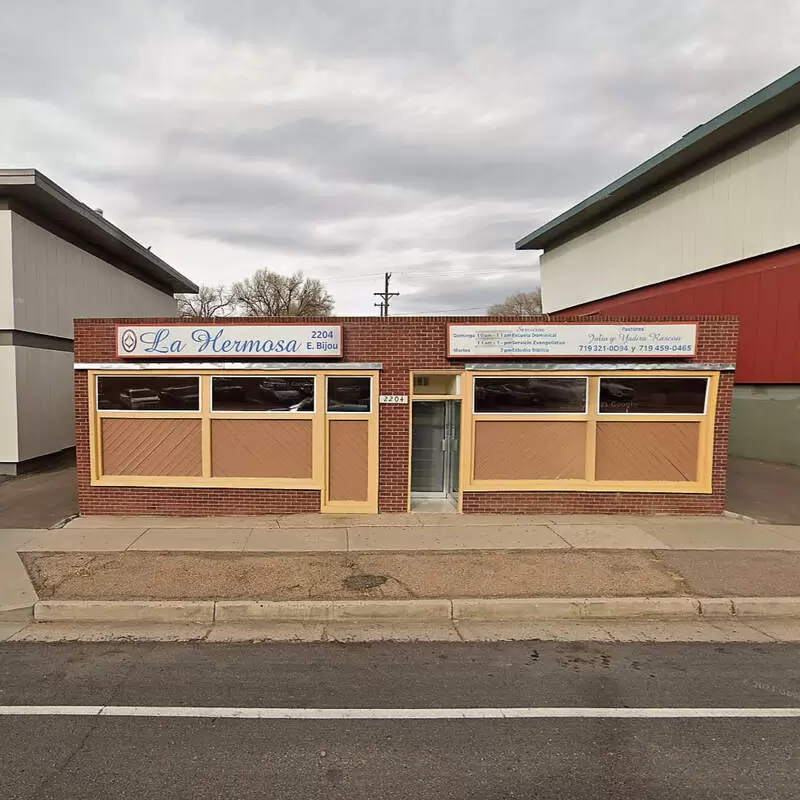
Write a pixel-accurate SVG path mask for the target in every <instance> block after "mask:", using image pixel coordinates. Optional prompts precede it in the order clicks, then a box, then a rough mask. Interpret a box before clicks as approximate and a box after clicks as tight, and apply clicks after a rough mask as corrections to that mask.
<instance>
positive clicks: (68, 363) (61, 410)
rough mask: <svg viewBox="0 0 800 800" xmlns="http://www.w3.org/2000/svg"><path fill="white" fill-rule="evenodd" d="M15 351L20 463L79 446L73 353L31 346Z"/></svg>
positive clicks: (8, 348) (16, 348) (17, 348)
mask: <svg viewBox="0 0 800 800" xmlns="http://www.w3.org/2000/svg"><path fill="white" fill-rule="evenodd" d="M3 349H4V350H11V349H13V350H15V351H16V360H17V376H16V379H17V404H18V407H19V423H18V430H19V460H20V461H25V460H26V459H29V458H36V457H37V456H43V455H47V454H48V453H57V452H58V451H59V450H64V449H65V448H67V447H72V446H73V445H74V444H75V400H74V396H75V395H74V378H73V370H72V363H73V359H72V353H70V352H63V351H60V350H39V349H34V348H30V347H14V348H10V347H6V348H3Z"/></svg>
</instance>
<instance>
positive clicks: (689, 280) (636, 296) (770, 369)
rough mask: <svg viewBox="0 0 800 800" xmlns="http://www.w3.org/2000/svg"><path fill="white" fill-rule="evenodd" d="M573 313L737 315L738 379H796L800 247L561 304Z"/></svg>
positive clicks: (799, 374) (799, 378) (799, 371)
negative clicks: (576, 303) (579, 302)
mask: <svg viewBox="0 0 800 800" xmlns="http://www.w3.org/2000/svg"><path fill="white" fill-rule="evenodd" d="M561 313H563V314H566V315H568V316H570V317H574V316H587V317H588V316H595V315H603V316H612V315H613V316H640V315H645V316H652V317H674V316H675V315H684V314H689V315H691V314H720V315H734V316H737V317H739V324H740V327H739V349H738V356H737V361H736V383H737V384H800V247H791V248H788V249H786V250H781V251H778V252H775V253H768V254H767V255H763V256H758V257H757V258H750V259H747V260H745V261H739V262H737V263H735V264H728V265H726V266H724V267H718V268H717V269H712V270H707V271H705V272H698V273H695V274H694V275H688V276H686V277H683V278H676V279H674V280H671V281H665V282H663V283H657V284H654V285H652V286H645V287H643V288H641V289H634V290H632V291H629V292H624V293H622V294H618V295H614V296H612V297H606V298H603V299H602V300H596V301H594V302H592V303H585V304H583V305H579V306H574V307H572V308H569V309H564V311H563V312H559V314H558V315H556V316H559V315H560V314H561Z"/></svg>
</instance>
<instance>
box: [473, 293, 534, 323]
mask: <svg viewBox="0 0 800 800" xmlns="http://www.w3.org/2000/svg"><path fill="white" fill-rule="evenodd" d="M486 313H487V314H488V315H489V316H490V317H534V316H536V315H537V314H541V313H542V290H541V289H535V290H534V291H532V292H517V293H516V294H512V295H511V296H510V297H506V299H505V300H503V302H502V303H497V304H496V305H493V306H489V308H488V309H487V310H486Z"/></svg>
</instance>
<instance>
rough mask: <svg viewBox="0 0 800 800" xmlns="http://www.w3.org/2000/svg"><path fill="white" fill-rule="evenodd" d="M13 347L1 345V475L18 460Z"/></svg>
mask: <svg viewBox="0 0 800 800" xmlns="http://www.w3.org/2000/svg"><path fill="white" fill-rule="evenodd" d="M14 350H15V348H13V347H0V475H2V474H4V473H3V468H2V465H3V464H4V463H5V464H13V463H15V462H16V461H17V455H18V449H17V393H16V377H15V369H14V367H15V359H14Z"/></svg>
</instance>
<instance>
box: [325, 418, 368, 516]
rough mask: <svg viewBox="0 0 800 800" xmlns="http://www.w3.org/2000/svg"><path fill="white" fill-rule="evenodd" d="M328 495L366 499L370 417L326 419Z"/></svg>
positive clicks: (336, 498) (336, 497)
mask: <svg viewBox="0 0 800 800" xmlns="http://www.w3.org/2000/svg"><path fill="white" fill-rule="evenodd" d="M328 426H329V427H328V499H329V500H367V499H368V491H369V421H368V420H345V419H332V420H329V421H328Z"/></svg>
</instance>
